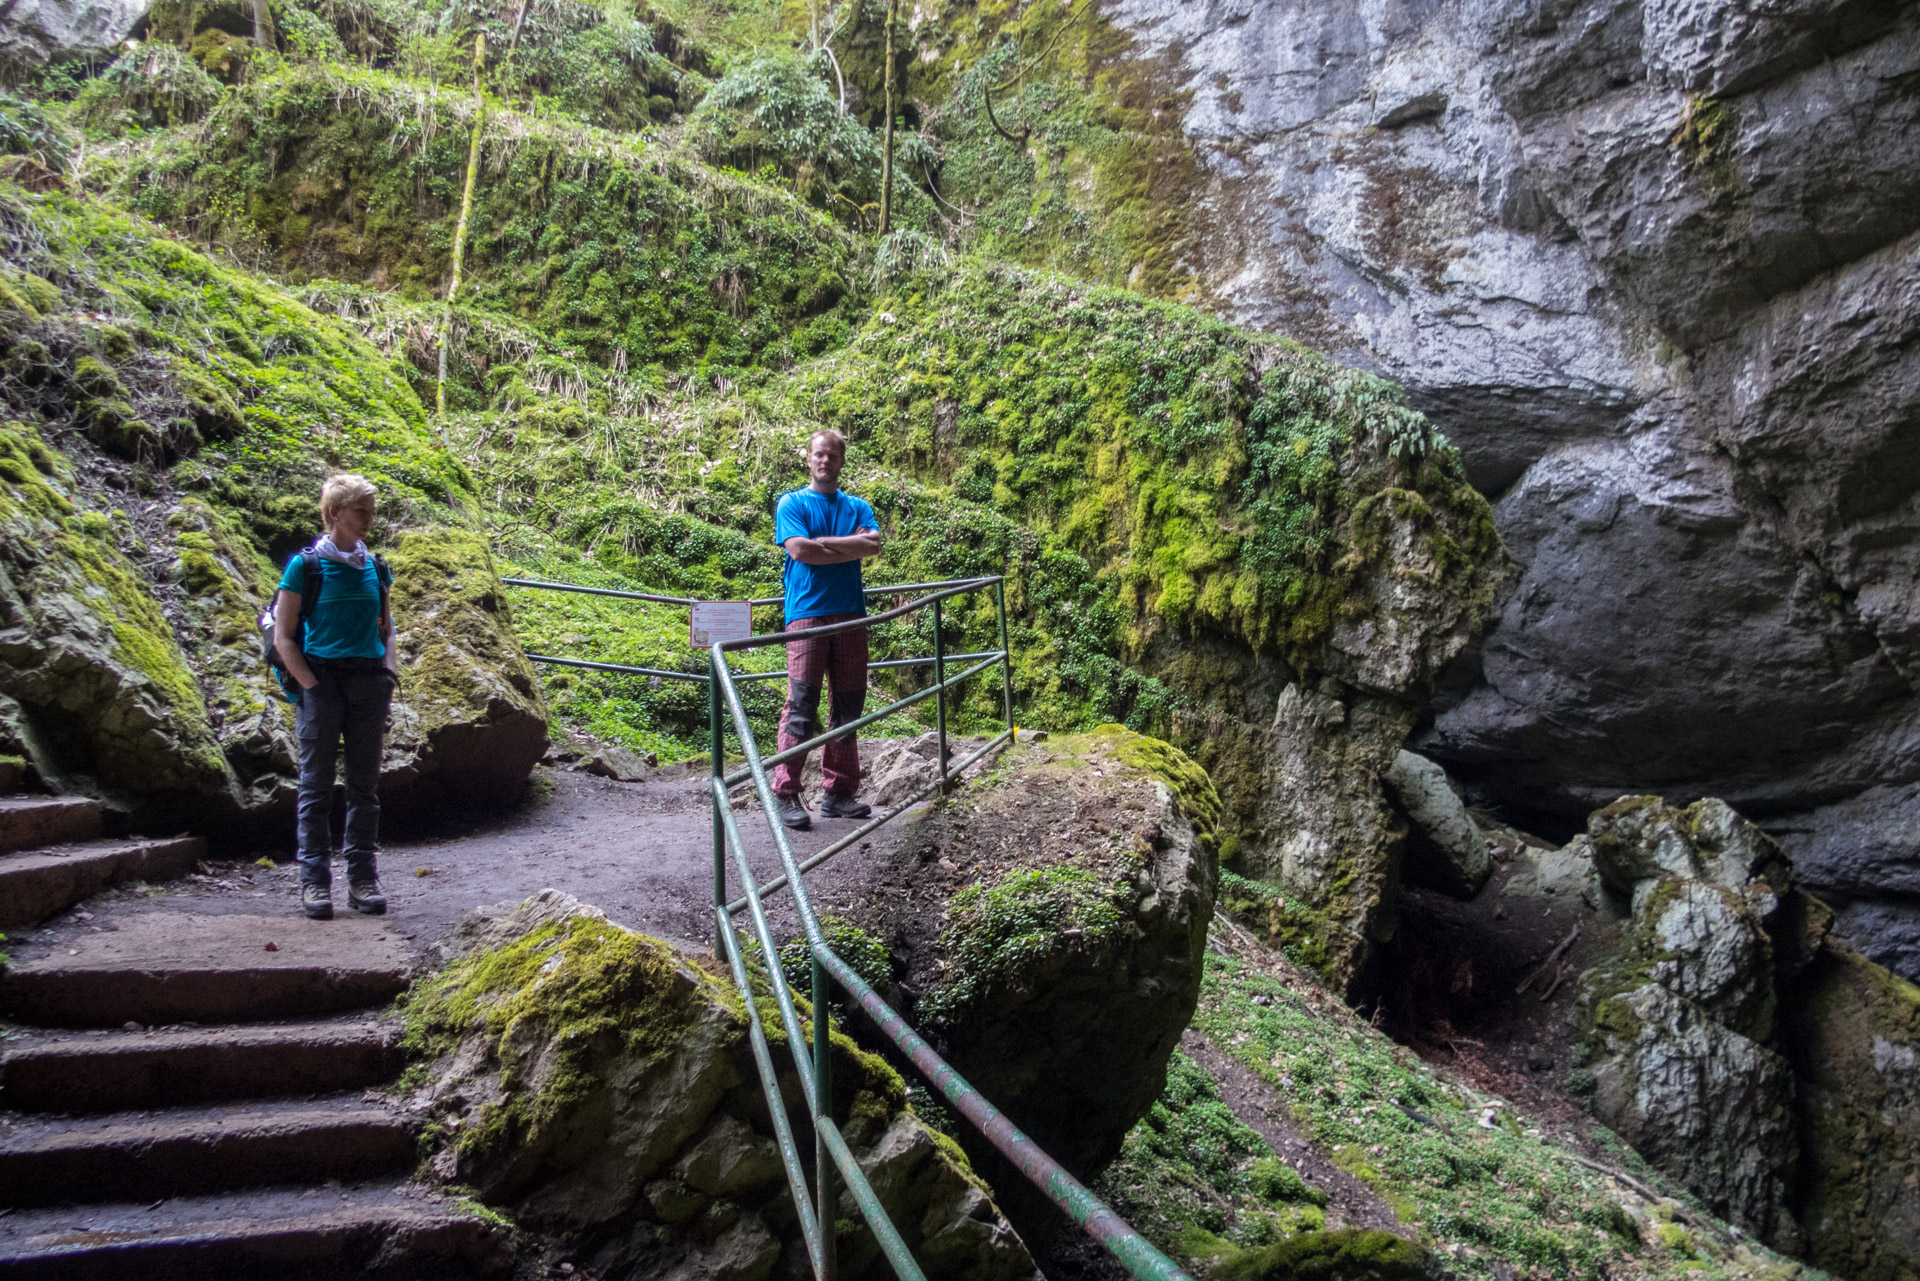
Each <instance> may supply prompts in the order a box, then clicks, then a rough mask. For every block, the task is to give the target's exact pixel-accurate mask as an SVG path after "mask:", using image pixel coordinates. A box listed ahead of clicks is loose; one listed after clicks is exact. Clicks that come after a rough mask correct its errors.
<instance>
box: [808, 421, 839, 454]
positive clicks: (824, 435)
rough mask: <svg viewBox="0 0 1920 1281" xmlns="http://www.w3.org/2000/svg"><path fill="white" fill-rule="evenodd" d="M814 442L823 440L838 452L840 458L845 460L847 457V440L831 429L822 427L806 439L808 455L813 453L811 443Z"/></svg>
mask: <svg viewBox="0 0 1920 1281" xmlns="http://www.w3.org/2000/svg"><path fill="white" fill-rule="evenodd" d="M816 440H824V441H826V442H827V443H828V444H830V445H832V446H833V447H834V448H835V449H837V450H839V451H840V456H841V457H842V458H845V457H846V456H847V438H846V437H845V436H842V435H841V434H840V433H839V432H837V431H835V430H834V429H833V428H831V427H822V428H821V429H820V430H819V431H817V432H815V433H813V435H811V436H809V437H807V452H808V453H812V452H813V442H814V441H816Z"/></svg>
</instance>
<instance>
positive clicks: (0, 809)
mask: <svg viewBox="0 0 1920 1281" xmlns="http://www.w3.org/2000/svg"><path fill="white" fill-rule="evenodd" d="M98 835H100V802H99V801H92V800H88V799H87V798H85V797H83V796H0V854H11V853H13V851H15V850H30V849H33V848H34V847H35V846H38V845H59V844H61V843H63V842H66V841H90V840H92V839H93V838H94V837H96V836H98Z"/></svg>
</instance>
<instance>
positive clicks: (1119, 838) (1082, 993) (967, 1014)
mask: <svg viewBox="0 0 1920 1281" xmlns="http://www.w3.org/2000/svg"><path fill="white" fill-rule="evenodd" d="M1218 817H1219V800H1218V797H1217V795H1216V793H1215V792H1214V789H1213V786H1212V784H1211V783H1210V782H1209V781H1208V779H1207V776H1206V774H1205V772H1204V771H1202V770H1201V769H1200V768H1199V766H1198V765H1196V764H1195V763H1194V762H1193V761H1192V760H1191V759H1190V758H1188V757H1187V756H1186V755H1185V754H1184V753H1182V752H1180V751H1179V750H1178V749H1176V748H1172V747H1169V746H1168V745H1167V744H1165V743H1162V742H1159V741H1158V740H1155V739H1151V738H1146V737H1144V736H1142V735H1138V734H1134V733H1132V732H1131V731H1128V730H1125V729H1122V728H1121V727H1120V726H1117V725H1113V726H1106V727H1103V728H1101V729H1099V730H1096V731H1094V732H1093V733H1092V734H1087V735H1069V736H1061V737H1055V738H1051V739H1049V740H1048V741H1047V742H1045V743H1040V744H1036V745H1034V746H1032V747H1021V748H1015V749H1012V750H1011V751H1010V753H1009V755H1008V756H1007V757H1006V759H1005V760H1004V762H1003V763H1002V764H1001V765H1000V766H999V767H997V768H996V769H995V770H993V771H992V772H990V773H989V774H988V775H987V776H986V777H985V778H983V779H981V780H980V781H978V782H975V783H973V784H970V785H969V786H968V787H967V788H966V789H965V790H964V791H962V792H961V793H960V794H958V795H956V796H955V797H954V798H952V799H951V800H949V801H948V802H946V803H945V804H944V805H940V806H937V807H935V808H933V809H932V810H930V811H927V812H925V813H923V814H922V815H921V816H920V817H918V818H917V819H915V820H914V821H913V822H912V823H911V825H910V826H909V828H908V829H907V830H906V831H905V832H903V833H902V835H901V839H900V841H899V843H898V845H897V846H896V847H895V849H894V851H893V853H892V854H891V856H890V859H889V862H888V864H887V865H886V866H885V867H884V868H882V869H881V870H880V873H879V878H880V879H879V889H878V890H877V891H876V892H873V893H871V894H870V895H867V896H865V897H864V898H863V899H862V901H860V902H856V903H851V904H848V905H847V906H846V909H845V910H846V914H847V915H848V917H849V918H851V919H852V920H853V921H854V922H855V923H857V924H858V925H860V926H862V927H864V928H865V929H867V930H868V931H869V932H870V933H872V934H874V935H875V936H877V937H878V938H880V939H881V940H882V941H883V942H884V943H885V944H886V945H887V947H888V949H889V950H890V951H891V952H892V954H893V956H894V958H895V964H896V969H897V970H903V971H904V973H902V974H900V975H899V977H900V979H901V983H902V991H903V993H904V994H905V995H906V996H907V997H908V999H909V1002H910V1008H909V1009H908V1011H907V1013H908V1014H909V1017H910V1018H911V1019H912V1020H913V1021H914V1023H915V1024H916V1026H919V1027H921V1028H922V1029H924V1030H925V1031H927V1032H928V1033H929V1034H931V1035H932V1036H934V1037H935V1038H936V1040H937V1042H938V1043H939V1044H940V1045H941V1047H942V1048H943V1051H944V1053H945V1054H946V1055H947V1057H948V1059H949V1061H951V1062H952V1063H953V1065H954V1066H955V1067H956V1068H958V1069H959V1070H960V1072H961V1073H962V1074H963V1075H965V1076H966V1077H967V1079H968V1080H969V1081H971V1082H973V1084H974V1085H976V1086H977V1087H979V1089H980V1091H981V1093H983V1094H984V1095H985V1096H986V1097H987V1098H988V1099H989V1100H991V1101H992V1102H993V1103H994V1104H995V1105H996V1106H998V1107H1001V1108H1003V1109H1005V1110H1006V1112H1007V1113H1008V1115H1009V1116H1011V1117H1012V1118H1013V1120H1014V1122H1015V1123H1016V1124H1018V1125H1019V1126H1020V1127H1021V1128H1022V1129H1024V1130H1026V1131H1027V1133H1029V1134H1030V1135H1032V1136H1033V1138H1034V1139H1035V1140H1036V1141H1037V1142H1038V1143H1039V1144H1040V1145H1041V1146H1042V1147H1043V1148H1045V1149H1046V1150H1047V1151H1048V1152H1049V1153H1051V1154H1052V1155H1053V1156H1054V1157H1055V1158H1056V1159H1058V1160H1059V1161H1061V1162H1062V1163H1063V1164H1064V1165H1066V1166H1067V1167H1068V1168H1069V1169H1070V1170H1074V1171H1076V1172H1077V1173H1079V1174H1081V1175H1085V1174H1088V1173H1090V1172H1091V1171H1092V1170H1094V1169H1096V1168H1097V1167H1098V1166H1100V1165H1101V1164H1102V1163H1104V1162H1106V1161H1107V1160H1109V1159H1111V1158H1112V1157H1113V1155H1114V1154H1115V1153H1116V1152H1117V1151H1118V1150H1119V1147H1120V1141H1121V1139H1122V1138H1123V1137H1124V1136H1125V1135H1126V1133H1127V1131H1128V1129H1130V1128H1131V1127H1132V1126H1133V1124H1134V1123H1135V1122H1136V1121H1138V1120H1139V1119H1140V1117H1141V1116H1143V1115H1144V1114H1145V1113H1146V1110H1147V1108H1148V1107H1149V1106H1150V1105H1151V1104H1152V1103H1153V1100H1154V1098H1155V1097H1156V1096H1157V1095H1158V1094H1159V1093H1160V1090H1161V1088H1162V1086H1163V1085H1164V1084H1165V1080H1166V1069H1167V1060H1168V1056H1169V1055H1170V1054H1171V1053H1172V1052H1173V1049H1174V1047H1175V1045H1177V1044H1178V1042H1179V1038H1180V1032H1181V1030H1182V1029H1183V1028H1184V1027H1185V1026H1186V1024H1187V1020H1188V1019H1189V1018H1191V1017H1192V1014H1193V1008H1194V1002H1195V1001H1196V1000H1197V999H1198V997H1199V992H1200V974H1201V956H1202V952H1203V950H1204V948H1205V946H1206V935H1207V925H1208V922H1209V921H1210V920H1211V919H1212V914H1213V894H1214V882H1215V875H1216V860H1215V855H1214V851H1213V844H1212V840H1213V830H1214V824H1215V823H1216V822H1217V820H1218ZM962 1141H963V1142H970V1141H972V1140H970V1139H969V1138H968V1137H966V1136H963V1139H962ZM970 1150H971V1151H972V1152H973V1155H974V1157H975V1159H976V1161H978V1162H980V1164H981V1168H982V1169H984V1170H986V1171H988V1172H989V1173H988V1177H989V1178H990V1180H991V1181H992V1182H993V1185H994V1186H995V1187H996V1188H997V1189H999V1190H1000V1192H1001V1194H1002V1197H1003V1203H1004V1204H1006V1205H1007V1207H1008V1209H1009V1213H1011V1214H1013V1215H1014V1220H1015V1222H1016V1223H1019V1224H1021V1225H1022V1228H1023V1230H1024V1231H1029V1232H1032V1231H1034V1230H1043V1231H1044V1230H1046V1227H1047V1225H1048V1223H1049V1219H1048V1211H1047V1210H1046V1209H1045V1203H1044V1202H1042V1201H1041V1200H1040V1199H1039V1198H1038V1197H1037V1194H1034V1193H1033V1192H1032V1190H1031V1188H1030V1186H1029V1185H1027V1184H1026V1183H1025V1180H1024V1179H1023V1178H1022V1176H1020V1175H1019V1174H1018V1173H1017V1172H1014V1171H1013V1170H1012V1169H1011V1168H1010V1167H1007V1166H1005V1165H1004V1163H1003V1162H1002V1160H1001V1159H1000V1158H999V1157H998V1156H997V1154H993V1153H992V1152H991V1149H988V1148H986V1147H985V1145H984V1144H979V1145H978V1146H976V1147H973V1148H971V1149H970Z"/></svg>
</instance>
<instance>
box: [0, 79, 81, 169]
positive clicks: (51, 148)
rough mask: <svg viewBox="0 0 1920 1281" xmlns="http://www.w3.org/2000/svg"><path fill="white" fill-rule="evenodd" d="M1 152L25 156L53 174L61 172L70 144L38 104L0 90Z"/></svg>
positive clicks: (64, 133)
mask: <svg viewBox="0 0 1920 1281" xmlns="http://www.w3.org/2000/svg"><path fill="white" fill-rule="evenodd" d="M0 153H5V154H6V155H9V156H26V157H28V158H29V159H31V160H33V161H35V162H37V163H38V164H40V165H42V166H44V167H45V168H48V169H51V170H52V171H53V172H55V173H64V172H65V171H66V168H67V161H68V160H69V159H71V158H72V155H73V143H72V142H71V141H70V140H69V138H68V136H67V132H66V130H64V129H62V128H61V127H60V126H59V125H57V124H55V123H54V121H53V120H52V118H51V117H49V116H48V115H47V113H46V111H45V109H44V108H42V107H41V106H40V104H39V103H37V102H33V101H30V100H28V99H25V98H16V97H14V96H13V95H12V94H10V93H7V92H6V91H5V90H0Z"/></svg>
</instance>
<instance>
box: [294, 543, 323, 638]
mask: <svg viewBox="0 0 1920 1281" xmlns="http://www.w3.org/2000/svg"><path fill="white" fill-rule="evenodd" d="M300 563H301V566H302V573H303V574H304V575H305V576H304V577H303V578H302V579H301V580H300V582H301V585H302V586H304V587H305V588H306V589H307V590H305V591H303V592H301V593H300V621H301V622H305V621H306V620H307V619H308V618H309V617H310V616H311V615H312V614H313V607H314V606H315V605H317V604H319V603H320V587H321V585H322V584H323V583H324V582H325V581H326V575H325V573H324V571H322V570H321V568H320V553H319V552H317V551H315V550H313V548H311V547H302V548H301V549H300Z"/></svg>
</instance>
